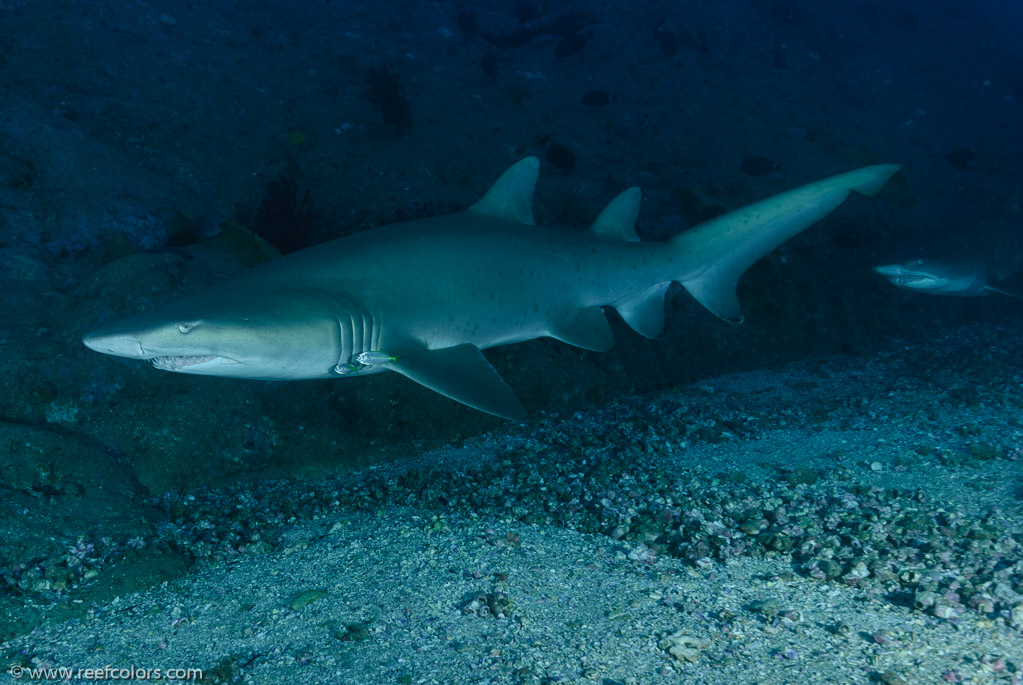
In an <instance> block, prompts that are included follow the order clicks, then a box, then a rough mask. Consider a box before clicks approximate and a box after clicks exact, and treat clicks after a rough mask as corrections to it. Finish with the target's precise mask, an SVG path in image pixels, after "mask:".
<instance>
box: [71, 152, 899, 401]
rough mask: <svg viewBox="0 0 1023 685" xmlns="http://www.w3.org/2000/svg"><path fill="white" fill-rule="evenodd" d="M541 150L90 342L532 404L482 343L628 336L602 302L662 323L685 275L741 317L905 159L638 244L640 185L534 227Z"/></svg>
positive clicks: (719, 306) (164, 358)
mask: <svg viewBox="0 0 1023 685" xmlns="http://www.w3.org/2000/svg"><path fill="white" fill-rule="evenodd" d="M539 168H540V162H539V160H538V159H537V158H536V157H527V158H525V159H522V160H521V161H519V162H517V163H516V164H514V165H513V166H512V167H511V168H509V169H508V170H507V171H505V172H504V173H503V174H502V175H501V176H500V178H498V179H497V181H496V182H495V183H494V184H493V186H492V187H491V188H490V189H489V190H488V191H487V192H486V194H484V195H483V197H482V198H481V199H480V200H479V201H478V202H476V203H475V204H473V205H471V206H470V207H469V208H468V209H465V210H464V211H461V212H457V213H453V214H447V215H443V216H437V217H429V218H424V219H417V220H413V221H407V222H401V223H395V224H389V225H386V226H382V227H379V228H376V229H372V230H368V231H363V232H360V233H356V234H353V235H350V236H346V237H342V238H338V239H336V240H332V241H329V242H326V243H323V244H320V245H316V246H313V247H310V248H306V249H304V250H300V251H298V252H294V253H291V254H288V255H285V256H283V257H282V258H279V259H276V260H275V261H272V262H267V263H265V264H262V265H260V266H257V267H254V268H252V269H249V270H247V271H245V272H243V273H242V274H240V275H238V276H235V277H233V278H229V279H227V280H225V281H222V282H221V283H218V284H214V285H213V286H211V287H209V288H208V289H206V290H202V291H200V292H198V293H195V294H192V295H185V296H181V297H178V298H177V299H174V300H172V301H170V302H169V303H167V304H164V305H162V306H157V307H154V308H152V309H149V310H146V311H143V312H141V313H138V314H135V315H133V316H128V317H126V318H124V319H120V320H115V321H113V322H111V323H107V324H104V325H100V326H99V327H97V328H95V329H94V330H91V331H89V332H88V333H87V334H86V335H85V336H84V337H83V339H82V342H83V343H84V344H85V345H86V346H87V347H89V348H91V349H92V350H95V351H97V352H101V353H104V354H109V355H116V356H119V357H126V358H130V359H140V360H148V361H149V362H150V363H151V364H152V365H153V366H154V367H155V368H157V369H162V370H165V371H171V372H175V373H184V374H201V375H210V376H225V377H231V378H248V379H261V380H299V379H312V378H353V377H361V376H367V375H370V374H374V373H379V372H397V373H399V374H401V375H403V376H406V377H407V378H409V379H411V380H413V381H415V382H417V383H420V384H422V385H423V386H425V387H427V388H429V389H431V390H434V391H436V392H438V393H440V394H441V395H444V396H446V397H449V398H451V399H453V400H455V401H458V402H461V403H463V404H466V405H468V406H470V407H473V408H475V409H478V410H481V411H483V412H487V413H489V414H493V415H495V416H498V417H502V418H506V419H512V420H517V421H521V420H524V419H525V418H526V416H527V413H526V410H525V409H524V407H523V405H522V404H521V402H520V401H519V400H518V398H517V397H516V396H515V394H514V393H513V391H512V390H511V388H510V387H509V386H508V385H507V383H505V381H504V380H503V379H502V378H501V377H500V375H499V374H498V373H497V371H496V370H495V369H494V367H493V366H491V364H490V363H489V362H488V361H487V359H486V358H485V357H484V355H483V354H482V352H481V350H486V349H488V348H492V347H496V346H499V345H508V344H512V343H517V342H523V341H526V340H531V339H534V338H540V337H545V336H546V337H551V338H555V339H557V340H560V341H563V342H565V343H568V344H570V345H575V346H577V347H580V348H584V349H587V350H594V351H607V350H609V349H610V348H611V347H612V346H613V344H614V337H613V334H612V331H611V327H610V324H609V322H608V320H607V317H606V315H605V310H604V308H605V307H610V308H614V309H615V310H617V312H618V313H619V314H620V315H621V317H622V319H624V321H625V322H626V323H627V324H628V325H629V326H630V327H631V328H632V329H633V330H635V331H636V332H637V333H639V334H641V335H643V336H647V337H651V338H656V337H658V336H660V335H661V333H662V332H663V330H664V327H665V305H664V298H665V292H666V291H667V289H668V287H669V285H671V283H673V282H678V283H681V284H682V286H684V287H685V289H686V290H687V291H688V292H689V293H690V294H691V295H692V296H693V297H694V298H696V300H697V301H698V302H700V303H701V304H702V305H703V306H704V307H706V308H707V309H709V310H710V311H711V312H713V313H714V314H715V315H717V316H718V317H720V318H722V319H724V320H726V321H732V322H740V321H741V320H742V315H741V310H740V307H739V302H738V298H737V293H736V289H737V284H738V281H739V278H740V276H742V274H743V273H744V272H745V271H746V270H747V269H748V268H749V267H750V266H751V265H752V264H753V263H754V262H756V261H757V260H758V259H760V258H761V257H763V256H764V255H766V254H767V253H768V252H770V251H771V250H773V249H774V248H775V247H777V246H778V245H780V244H781V243H783V242H784V241H786V240H788V239H789V238H791V237H792V236H794V235H796V234H798V233H799V232H801V231H803V230H804V229H806V228H808V227H809V226H811V225H813V224H814V223H816V222H817V221H819V220H820V219H822V218H823V217H824V216H826V215H827V214H829V213H830V212H832V211H833V210H834V209H835V208H837V207H838V206H839V205H840V204H841V203H842V202H843V201H844V200H845V199H846V197H848V195H849V194H850V193H852V192H856V193H859V194H862V195H866V196H870V197H873V196H876V195H877V194H878V193H879V192H880V190H881V188H882V186H883V185H884V184H885V183H886V182H887V181H888V179H889V178H891V176H892V175H894V174H895V173H896V172H897V171H898V170H899V166H898V165H895V164H879V165H874V166H868V167H864V168H860V169H857V170H854V171H849V172H846V173H843V174H840V175H837V176H832V177H830V178H826V179H824V180H820V181H817V182H815V183H810V184H808V185H805V186H802V187H799V188H796V189H794V190H790V191H788V192H784V193H781V194H779V195H775V196H773V197H770V198H768V199H766V200H761V201H759V202H756V203H754V204H751V205H749V206H746V207H744V208H741V209H738V210H735V211H732V212H729V213H726V214H723V215H721V216H718V217H716V218H714V219H711V220H709V221H706V222H704V223H701V224H698V225H697V226H694V227H692V228H690V229H688V230H685V231H683V232H682V233H680V234H679V235H677V236H675V237H673V238H671V239H669V240H667V241H640V239H639V237H638V236H637V233H636V220H637V217H638V215H639V210H640V202H641V197H642V196H641V192H640V190H639V189H638V188H634V187H633V188H628V189H627V190H624V191H623V192H621V193H620V194H619V195H617V196H616V197H615V198H614V199H612V200H611V202H610V203H609V204H608V205H607V206H606V207H605V208H604V210H603V211H602V212H601V213H600V214H599V216H597V218H596V220H595V221H594V222H593V224H592V225H591V226H590V227H589V229H588V230H573V229H570V228H564V227H560V228H559V227H553V226H537V225H536V222H535V221H534V218H533V209H532V206H533V192H534V188H535V186H536V182H537V178H538V174H539Z"/></svg>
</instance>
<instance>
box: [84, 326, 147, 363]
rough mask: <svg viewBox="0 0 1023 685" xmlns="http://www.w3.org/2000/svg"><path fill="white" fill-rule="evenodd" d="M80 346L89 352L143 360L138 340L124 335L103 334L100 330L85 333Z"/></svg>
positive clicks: (143, 356) (143, 355) (144, 356)
mask: <svg viewBox="0 0 1023 685" xmlns="http://www.w3.org/2000/svg"><path fill="white" fill-rule="evenodd" d="M82 344H83V345H85V346H86V347H88V348H89V349H90V350H95V351H96V352H102V353H103V354H112V355H115V356H118V357H129V358H131V359H145V358H146V355H145V354H144V353H143V352H142V345H141V343H139V340H138V338H136V337H135V336H133V335H127V334H125V333H104V332H103V331H102V330H98V331H92V332H89V333H86V334H85V335H84V336H83V337H82Z"/></svg>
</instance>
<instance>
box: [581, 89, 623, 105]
mask: <svg viewBox="0 0 1023 685" xmlns="http://www.w3.org/2000/svg"><path fill="white" fill-rule="evenodd" d="M615 100H617V96H616V95H608V94H607V91H603V90H590V91H587V92H586V94H585V95H583V104H584V105H586V106H587V107H603V106H605V105H609V104H611V103H612V102H614V101H615Z"/></svg>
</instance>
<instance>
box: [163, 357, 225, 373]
mask: <svg viewBox="0 0 1023 685" xmlns="http://www.w3.org/2000/svg"><path fill="white" fill-rule="evenodd" d="M216 358H217V357H216V356H215V355H212V354H204V355H201V356H200V355H196V356H178V357H155V358H153V359H151V360H150V361H152V362H153V366H155V367H156V368H158V369H163V370H164V371H177V370H178V369H182V368H184V367H186V366H193V365H195V364H202V363H204V362H209V361H213V360H214V359H216Z"/></svg>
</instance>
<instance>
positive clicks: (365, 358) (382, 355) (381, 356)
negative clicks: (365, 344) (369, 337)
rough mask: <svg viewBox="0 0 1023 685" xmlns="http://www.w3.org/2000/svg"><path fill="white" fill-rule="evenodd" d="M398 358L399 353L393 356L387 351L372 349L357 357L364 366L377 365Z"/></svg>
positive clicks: (356, 359)
mask: <svg viewBox="0 0 1023 685" xmlns="http://www.w3.org/2000/svg"><path fill="white" fill-rule="evenodd" d="M397 358H398V356H397V355H395V356H393V357H392V356H391V355H389V354H387V353H386V352H380V351H372V352H363V353H361V354H359V355H358V356H356V357H355V361H357V362H358V363H360V364H362V365H363V366H376V365H378V364H389V363H391V362H393V361H395V360H396V359H397Z"/></svg>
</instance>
